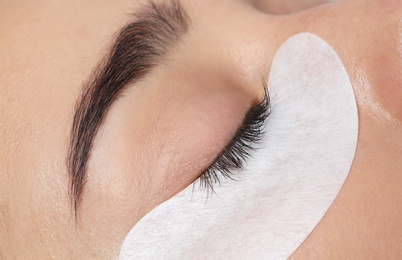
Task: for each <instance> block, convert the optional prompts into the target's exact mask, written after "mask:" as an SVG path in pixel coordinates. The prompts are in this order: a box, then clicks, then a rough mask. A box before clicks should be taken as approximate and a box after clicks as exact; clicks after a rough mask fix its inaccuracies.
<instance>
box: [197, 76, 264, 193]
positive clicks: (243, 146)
mask: <svg viewBox="0 0 402 260" xmlns="http://www.w3.org/2000/svg"><path fill="white" fill-rule="evenodd" d="M263 84H264V89H265V92H266V94H265V96H264V99H263V100H262V102H260V103H259V104H257V105H256V106H253V107H252V108H250V110H249V111H248V112H247V114H246V116H245V118H244V120H243V123H242V124H241V126H240V127H239V128H238V130H237V132H236V134H235V135H234V137H233V138H232V140H231V141H230V142H229V143H228V145H227V146H226V147H225V149H224V150H223V151H222V153H221V154H220V155H219V156H218V157H217V158H216V159H215V161H214V162H213V163H212V164H211V166H210V167H208V168H207V169H206V170H205V171H204V172H203V173H202V174H201V176H200V177H199V178H198V179H197V181H196V182H195V184H196V183H197V182H198V183H199V187H200V188H203V189H206V190H207V191H208V193H209V192H210V191H212V192H213V191H214V187H215V185H217V184H218V185H219V184H220V183H221V179H222V178H224V179H233V180H235V179H236V176H235V172H236V171H238V170H241V169H242V168H243V167H244V165H245V164H247V160H248V158H249V157H250V156H251V154H252V151H254V150H255V149H256V145H257V144H258V143H259V142H260V141H261V140H262V138H263V137H264V135H265V129H264V126H265V123H266V121H267V120H268V117H269V115H270V113H271V101H270V98H269V94H268V90H267V87H266V84H265V83H263Z"/></svg>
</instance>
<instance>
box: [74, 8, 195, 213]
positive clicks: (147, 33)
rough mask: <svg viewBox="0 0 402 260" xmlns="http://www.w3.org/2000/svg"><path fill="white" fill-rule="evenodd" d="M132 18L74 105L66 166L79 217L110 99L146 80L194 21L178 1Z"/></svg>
mask: <svg viewBox="0 0 402 260" xmlns="http://www.w3.org/2000/svg"><path fill="white" fill-rule="evenodd" d="M134 16H135V18H136V20H135V21H134V22H132V23H129V24H128V25H126V26H125V27H123V28H122V29H121V30H120V32H119V35H118V36H117V39H116V41H115V43H114V44H113V47H112V48H111V50H110V52H109V54H108V55H107V56H106V57H105V58H104V59H103V60H102V61H101V62H100V63H99V64H98V65H97V67H96V69H95V70H94V72H93V74H92V75H91V77H90V78H89V79H88V80H87V81H86V82H87V83H86V84H84V86H83V91H82V93H81V95H80V97H79V98H78V100H77V103H76V106H75V110H74V119H73V123H72V128H71V134H70V145H69V151H68V155H67V170H68V173H69V177H70V184H69V185H70V194H71V201H72V205H73V208H74V212H75V216H76V217H77V209H78V207H79V203H80V201H81V197H82V191H83V188H84V186H85V182H86V172H87V164H88V160H89V158H90V156H91V150H92V147H93V141H94V139H95V136H96V134H97V132H98V130H99V128H100V126H101V125H102V123H103V122H104V120H105V118H106V115H107V113H108V111H109V110H110V107H111V105H112V103H113V102H115V101H116V100H117V99H118V98H119V96H121V94H122V92H123V91H124V90H125V89H126V88H127V86H128V85H129V84H133V83H135V82H138V80H140V79H142V78H144V77H145V76H146V75H147V74H148V73H149V72H150V71H151V69H152V68H153V67H155V66H156V65H157V64H158V63H160V62H161V59H162V58H163V56H164V55H165V54H166V53H167V51H168V50H169V49H170V48H171V47H172V46H173V45H174V44H175V43H177V42H178V41H179V40H180V39H181V38H182V36H183V35H184V34H185V33H186V32H187V31H188V29H189V24H190V19H189V17H188V15H187V13H186V12H185V10H184V9H183V7H182V5H181V4H180V2H179V0H172V1H169V2H163V3H154V2H149V3H148V4H147V5H145V6H144V7H142V8H141V9H140V10H139V11H138V12H136V13H135V14H134Z"/></svg>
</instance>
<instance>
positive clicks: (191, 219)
mask: <svg viewBox="0 0 402 260" xmlns="http://www.w3.org/2000/svg"><path fill="white" fill-rule="evenodd" d="M268 91H269V94H270V98H271V102H272V112H271V115H270V117H269V119H268V121H267V124H266V126H265V127H266V134H265V136H264V138H263V140H262V142H261V143H260V144H259V145H258V147H259V148H260V149H257V150H256V151H254V152H253V153H252V155H251V158H250V159H249V160H248V164H247V166H246V167H245V168H244V170H242V171H240V172H237V173H235V176H236V178H237V180H236V181H234V180H225V181H223V182H222V184H221V185H220V186H219V185H216V186H215V193H216V194H212V195H210V196H209V197H208V199H207V193H206V191H205V190H198V189H195V190H193V186H190V187H188V188H187V189H186V190H184V191H183V192H181V193H180V194H178V195H177V196H175V197H173V198H172V199H170V200H168V201H166V202H165V203H163V204H161V205H159V206H158V207H157V208H155V209H154V210H153V211H151V212H150V213H149V214H148V215H146V216H145V217H144V218H143V219H142V220H141V221H140V222H139V223H137V225H136V226H135V227H134V228H133V229H132V230H131V232H130V233H129V234H128V236H127V237H126V239H125V241H124V244H123V246H122V248H121V251H120V259H285V258H287V257H289V256H290V255H291V254H292V253H293V252H294V251H295V250H296V249H297V248H298V247H299V246H300V245H301V244H302V243H303V241H304V240H305V239H306V238H307V236H308V235H309V234H310V233H311V231H312V230H313V229H314V228H315V227H316V225H317V224H318V223H319V221H320V220H321V219H322V217H323V216H324V215H325V213H326V212H327V210H328V208H329V207H330V206H331V204H332V203H333V201H334V200H335V198H336V196H337V195H338V193H339V190H340V189H341V186H342V185H343V183H344V181H345V179H346V177H347V175H348V173H349V170H350V167H351V164H352V161H353V158H354V154H355V150H356V144H357V134H358V115H357V107H356V101H355V97H354V93H353V89H352V85H351V83H350V80H349V77H348V75H347V72H346V70H345V68H344V66H343V64H342V62H341V60H340V59H339V57H338V56H337V54H336V53H335V51H334V50H333V49H332V48H331V47H330V46H329V45H328V44H327V43H326V42H325V41H323V40H322V39H320V38H318V37H317V36H314V35H312V34H308V33H302V34H298V35H296V36H293V37H291V38H290V39H288V40H287V41H286V42H285V43H284V44H283V45H282V46H281V47H280V49H279V51H278V52H277V54H276V56H275V58H274V61H273V64H272V67H271V72H270V76H269V82H268ZM195 149H196V148H195Z"/></svg>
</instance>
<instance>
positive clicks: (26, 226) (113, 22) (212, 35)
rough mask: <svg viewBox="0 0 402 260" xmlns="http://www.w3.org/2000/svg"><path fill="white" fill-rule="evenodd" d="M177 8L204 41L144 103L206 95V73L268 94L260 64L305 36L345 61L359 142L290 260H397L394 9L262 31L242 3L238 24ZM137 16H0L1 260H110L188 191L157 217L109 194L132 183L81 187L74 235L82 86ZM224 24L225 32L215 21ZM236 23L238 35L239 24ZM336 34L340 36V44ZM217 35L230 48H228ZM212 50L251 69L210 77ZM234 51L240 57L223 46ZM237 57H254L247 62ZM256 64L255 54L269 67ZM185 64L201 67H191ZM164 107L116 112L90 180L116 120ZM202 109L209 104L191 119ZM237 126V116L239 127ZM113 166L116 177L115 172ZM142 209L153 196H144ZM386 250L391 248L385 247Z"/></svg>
mask: <svg viewBox="0 0 402 260" xmlns="http://www.w3.org/2000/svg"><path fill="white" fill-rule="evenodd" d="M183 2H184V6H185V7H186V8H187V9H188V11H189V14H190V16H191V18H192V20H194V26H195V29H194V35H193V36H194V38H193V39H197V40H198V41H194V40H193V41H191V40H188V41H185V42H184V43H183V45H182V47H181V49H180V50H182V51H183V52H182V53H181V54H180V53H179V54H177V53H176V54H174V55H175V56H172V57H175V60H176V61H177V60H178V61H180V62H177V65H175V66H176V67H175V66H173V67H171V68H169V69H164V67H163V68H162V69H160V70H158V71H156V72H155V74H153V75H154V77H152V79H150V80H149V81H146V82H144V87H145V85H147V86H148V87H149V86H151V87H152V86H155V87H152V88H147V89H154V90H155V89H158V86H160V85H161V84H162V83H164V82H166V79H169V80H171V81H170V82H176V83H177V82H186V83H191V82H195V81H196V80H198V81H200V79H204V77H203V76H204V75H200V74H197V71H200V68H202V69H203V71H208V72H209V71H218V72H219V73H218V76H219V75H221V74H222V75H227V74H230V75H232V74H234V75H236V77H235V78H230V77H225V79H224V80H225V82H229V83H231V82H233V81H236V82H241V83H242V84H240V85H242V86H251V85H255V83H256V82H257V80H258V82H259V81H260V75H261V74H262V73H266V72H267V71H268V69H269V62H265V60H269V59H272V56H273V54H274V53H275V50H276V48H277V47H278V46H279V45H280V43H281V42H283V40H284V39H286V38H287V37H289V36H290V35H293V34H295V33H297V32H301V31H309V32H312V33H315V34H317V35H319V36H321V37H322V38H324V39H325V40H326V41H328V42H329V43H330V44H331V45H332V46H333V47H334V48H335V49H336V50H337V52H338V54H339V55H340V56H341V59H342V60H343V61H344V63H345V66H346V68H347V71H348V73H349V75H350V77H351V80H352V83H353V86H354V89H355V92H356V95H357V99H358V100H357V101H358V107H359V116H360V128H361V129H360V133H359V143H358V150H357V154H356V158H355V161H354V164H353V167H352V170H351V173H350V177H349V179H348V181H347V183H346V184H345V186H344V188H343V190H342V192H341V194H340V196H339V198H338V199H337V201H336V202H335V204H334V205H333V207H332V208H331V209H330V212H329V213H328V214H327V216H326V217H325V219H324V220H323V221H322V222H321V223H320V224H319V226H318V227H317V229H316V230H315V231H314V233H313V234H312V235H311V236H310V238H309V239H308V240H307V241H306V243H305V244H304V245H303V246H302V247H301V248H300V250H299V251H298V252H297V253H296V254H295V257H301V258H303V257H307V256H310V257H311V252H314V254H315V256H317V255H318V256H322V257H318V258H324V257H328V252H332V253H331V256H338V258H342V256H343V257H345V256H350V255H352V254H356V257H357V258H367V257H368V256H370V255H365V254H366V253H367V251H369V250H367V248H376V249H377V248H378V250H377V252H378V253H379V255H380V256H381V255H382V256H384V255H387V252H388V255H387V256H390V257H389V258H397V257H396V256H398V252H395V246H394V247H392V245H391V244H389V243H388V244H387V243H386V241H389V240H392V241H395V243H399V242H401V241H398V239H400V237H402V236H401V235H400V234H401V233H400V231H401V226H402V223H401V222H400V217H399V216H400V215H401V214H402V208H401V206H400V205H402V201H401V198H402V196H401V194H400V193H399V192H398V191H399V190H400V185H401V182H402V180H401V177H400V176H401V174H400V173H401V172H402V166H401V165H400V164H398V163H396V162H397V161H398V160H399V158H400V156H401V153H402V152H401V150H400V147H402V144H401V140H402V138H401V133H402V131H401V125H400V120H401V115H402V113H401V111H402V109H401V106H400V101H399V100H401V99H400V98H401V93H402V91H401V90H400V88H397V87H396V86H400V85H401V84H399V83H400V82H401V76H400V75H401V73H400V71H398V68H401V67H402V65H401V56H400V55H401V51H400V42H401V38H402V36H401V35H400V19H401V3H400V1H370V4H368V3H367V1H362V0H358V1H345V2H343V3H340V4H337V5H334V6H331V7H324V8H319V9H316V10H312V11H308V12H306V13H301V14H298V15H294V16H290V17H286V18H275V19H271V18H269V19H268V18H261V17H260V16H259V15H258V14H257V13H252V12H251V11H247V10H249V9H250V7H249V6H248V4H246V2H247V1H244V3H245V4H244V8H243V9H244V10H246V11H241V12H239V11H238V7H236V5H235V4H234V3H239V2H240V1H229V0H228V1H219V3H217V2H216V1H209V0H208V1H183ZM139 4H140V3H139V1H132V0H130V1H128V0H127V1H125V0H123V1H119V2H118V4H116V1H106V0H104V1H103V0H102V1H99V0H96V1H84V2H83V1H58V2H54V3H53V2H50V1H35V2H32V1H26V2H24V1H18V2H17V1H9V2H7V1H6V2H2V3H1V4H0V88H1V92H0V144H1V145H0V179H1V181H0V252H4V255H5V254H6V253H8V252H14V251H15V252H18V253H19V254H20V255H19V256H18V257H19V258H22V259H26V258H32V257H36V258H50V257H56V258H60V259H68V258H73V259H74V258H75V259H82V258H96V259H99V258H101V257H103V258H105V259H110V258H112V257H116V255H117V254H118V251H119V247H120V245H121V242H122V240H123V238H124V236H125V235H126V234H127V232H128V231H129V230H130V229H131V228H132V226H133V225H134V224H135V223H136V222H137V221H138V219H139V218H141V217H142V216H143V215H144V214H146V212H147V211H149V210H150V209H151V208H153V207H155V206H156V205H157V204H159V203H161V202H162V201H163V200H165V199H168V198H169V197H171V196H173V195H174V193H175V192H178V191H179V190H180V188H183V187H180V185H178V184H175V185H177V187H176V188H177V189H176V190H175V191H174V192H173V191H170V193H168V194H164V195H163V196H162V195H161V196H160V197H161V198H152V199H150V200H149V201H151V202H152V203H151V202H149V203H148V204H147V203H146V202H145V201H147V200H146V197H145V196H143V197H141V196H140V195H138V196H131V197H127V196H126V195H127V194H126V193H125V192H127V191H126V190H123V191H121V190H119V189H117V188H116V189H114V190H112V192H111V187H114V186H113V185H109V184H110V183H111V184H116V185H115V186H116V187H121V186H119V185H118V183H120V182H123V181H127V180H126V179H124V177H121V176H120V177H121V178H120V179H119V177H118V176H111V177H109V179H108V183H106V184H105V181H102V180H101V179H100V177H99V176H94V175H92V176H89V180H88V183H87V184H88V189H87V191H88V192H87V194H86V195H84V196H85V198H84V203H83V205H82V214H81V217H80V219H79V222H78V226H77V225H76V223H75V221H74V215H73V214H71V204H70V197H69V193H68V187H69V186H68V181H69V179H68V174H67V171H66V167H65V158H66V152H67V150H68V138H69V136H68V135H69V132H70V127H71V123H72V118H71V116H72V111H73V108H74V105H75V102H76V99H77V98H78V96H79V94H80V92H81V88H82V85H83V83H84V81H85V80H86V79H87V78H88V76H89V75H90V74H91V70H92V69H93V68H94V67H95V65H96V64H97V63H98V61H99V59H100V58H101V57H103V56H104V55H105V54H106V53H107V51H108V48H110V45H111V44H112V40H113V39H114V38H115V37H116V32H117V31H118V29H119V28H121V27H122V26H124V25H125V24H126V23H127V22H128V21H130V20H131V17H130V13H132V11H134V10H136V9H137V8H138V7H139ZM239 5H240V4H239ZM212 7H213V8H212ZM357 10H359V11H357ZM250 13H252V15H250ZM206 14H208V15H206ZM247 15H250V17H248V16H247ZM206 17H208V19H207V18H206ZM222 17H225V18H227V20H228V21H230V22H227V23H225V22H224V21H221V20H222ZM242 17H243V18H244V17H246V18H245V19H244V21H249V24H247V23H244V24H242V22H243V20H242V19H241V18H242ZM251 17H253V18H251ZM255 17H257V18H255ZM254 18H255V19H256V20H253V19H254ZM224 20H225V19H224ZM236 21H240V22H238V24H236ZM218 25H219V26H218ZM250 26H251V27H250ZM249 28H254V30H250V29H249ZM378 28H383V30H380V29H378ZM340 30H342V32H343V34H337V33H334V31H335V32H339V31H340ZM222 32H225V33H222ZM206 35H208V37H206ZM219 35H225V37H224V38H225V39H223V38H219V37H218V36H219ZM250 37H254V38H250ZM244 39H246V40H247V39H253V40H255V42H258V41H261V42H264V44H265V45H263V44H260V45H258V44H255V45H253V44H254V42H252V41H251V40H250V42H251V43H250V42H247V41H246V40H244ZM216 42H219V43H220V44H218V46H227V47H226V49H219V50H220V51H221V53H224V55H222V57H235V58H239V57H240V58H243V59H242V60H241V62H239V64H241V66H240V65H239V64H238V63H236V62H235V61H233V60H232V59H228V64H230V65H233V66H231V67H230V69H229V70H228V71H222V70H219V69H220V67H219V66H217V65H216V64H215V65H214V64H213V63H208V62H207V61H208V60H212V57H214V55H215V54H216V53H212V52H208V51H209V50H212V49H214V48H211V47H210V46H214V47H216ZM230 42H233V43H234V44H232V45H229V43H230ZM368 42H369V43H370V44H368ZM398 44H399V45H398ZM228 46H230V47H228ZM262 49H263V50H262ZM194 50H203V51H204V50H205V51H206V52H205V54H208V55H209V56H208V55H204V56H202V57H200V55H199V52H195V51H194ZM250 50H253V51H250ZM243 52H245V53H247V54H248V55H244V56H241V55H242V53H243ZM250 53H258V54H261V55H262V56H263V57H264V61H261V60H259V59H257V58H256V57H255V56H254V57H253V55H250ZM239 55H240V56H239ZM244 57H248V58H244ZM223 60H225V59H223ZM234 60H235V59H234ZM195 61H196V62H195ZM225 61H226V60H225ZM188 64H202V65H203V66H198V67H192V66H190V67H189V66H186V65H188ZM225 65H227V64H225ZM214 66H215V67H214ZM183 68H187V69H188V70H187V69H186V70H185V72H186V73H184V74H186V75H183V73H182V72H183ZM239 68H240V69H239ZM387 68H389V69H387ZM237 69H238V70H237ZM233 71H235V73H234V72H233ZM256 71H257V72H258V73H255V72H256ZM384 74H385V75H386V76H384ZM172 75H174V77H173V76H172ZM210 75H211V77H210V78H211V79H213V80H216V82H215V84H212V86H220V85H221V84H220V83H222V79H221V78H220V76H219V77H218V76H216V74H213V73H212V74H210ZM239 75H241V76H239ZM208 83H210V82H208ZM229 85H230V84H229ZM230 87H232V85H230ZM236 87H238V85H237V86H236ZM233 88H234V87H233ZM144 89H145V88H144ZM231 89H232V88H231ZM174 91H178V89H174ZM174 91H172V94H171V95H170V96H169V98H171V99H173V100H175V98H176V102H177V103H178V104H181V103H183V102H189V103H190V104H200V102H197V101H199V100H197V99H189V97H192V98H193V96H191V95H190V94H188V93H187V92H174ZM214 91H215V92H214ZM188 92H191V91H188ZM193 92H194V91H193ZM209 92H211V93H212V92H213V93H224V94H225V97H226V93H228V91H227V89H224V88H222V89H219V91H218V90H216V89H215V88H213V87H211V88H209V89H207V90H205V91H204V92H197V94H199V96H203V97H209V96H208V93H209ZM233 92H235V91H233ZM257 92H258V91H256V89H253V88H251V87H250V88H247V89H243V90H242V91H241V92H235V93H237V94H234V95H233V96H230V97H228V99H230V102H234V101H236V102H235V103H236V104H239V105H238V106H239V107H240V108H239V110H241V109H244V108H245V107H246V106H247V105H248V103H247V102H245V101H244V98H242V97H244V96H248V97H249V96H252V97H254V96H256V95H257V94H256V93H257ZM157 93H160V92H158V91H153V90H144V92H143V95H142V96H141V97H137V96H136V97H134V96H130V95H128V97H127V99H125V100H122V102H121V104H120V105H119V106H117V107H116V109H115V111H112V115H110V121H109V122H106V125H105V129H104V131H103V132H102V133H101V134H102V136H103V137H101V138H100V139H99V140H98V144H100V145H99V147H100V148H102V149H98V152H97V153H96V154H95V157H96V158H94V162H99V164H98V163H93V164H92V165H93V166H95V167H96V165H101V162H104V161H108V159H109V158H110V157H111V155H110V154H106V155H105V153H103V152H102V151H105V149H106V148H107V147H108V145H110V144H113V143H114V142H115V141H116V140H114V139H113V140H112V139H111V140H108V138H107V137H108V133H110V132H111V133H113V132H115V131H118V130H116V129H114V128H112V127H110V126H112V125H118V124H119V123H120V124H121V123H122V122H123V123H125V122H126V121H127V120H123V119H125V118H126V117H124V116H126V115H124V114H123V115H124V116H122V114H121V111H122V110H126V109H128V110H129V109H133V108H132V106H131V104H132V103H133V100H135V101H136V102H138V103H144V106H148V107H149V109H152V107H154V106H152V104H151V103H150V100H152V102H159V101H161V100H163V98H166V95H164V94H163V93H162V94H157ZM177 93H180V95H177ZM245 93H247V94H245ZM174 94H176V95H174ZM218 96H219V95H218ZM208 100H209V98H208ZM247 100H249V99H247ZM218 101H219V102H221V101H222V100H218ZM228 102H229V101H228ZM230 102H229V103H230ZM244 102H245V103H247V104H246V105H245V104H244ZM165 105H166V104H165ZM206 107H208V106H207V105H205V104H203V103H202V104H201V105H199V106H198V108H197V109H198V110H202V109H205V108H206ZM133 110H135V108H134V109H133ZM130 111H131V110H130ZM169 111H170V113H168V114H169V117H166V118H167V119H169V120H171V121H172V120H177V119H176V117H175V115H176V113H174V112H177V111H179V110H174V109H173V108H172V109H171V110H169ZM134 112H135V111H134ZM237 112H239V111H237ZM239 114H241V113H240V112H239V113H234V114H233V117H234V118H236V116H238V115H239ZM113 115H116V116H113ZM139 115H140V113H138V115H137V117H136V119H138V120H141V119H142V120H144V122H145V121H146V120H148V119H147V117H146V115H143V116H142V117H141V116H139ZM190 118H191V117H190ZM147 122H148V121H147ZM148 123H149V124H150V125H151V126H152V123H151V122H148ZM230 124H233V122H230V123H228V125H230ZM133 129H135V128H133ZM133 129H131V130H133ZM182 130H183V129H182ZM124 131H126V132H129V130H127V129H125V130H124ZM124 131H123V132H124ZM183 131H184V130H183ZM124 137H125V136H124ZM138 138H140V137H138V136H137V139H135V138H134V139H135V140H138ZM155 138H156V137H155ZM164 140H166V142H170V141H171V142H173V141H174V140H170V139H164ZM123 141H124V138H123ZM216 149H217V148H216ZM115 150H116V151H115ZM111 151H112V152H115V153H116V154H119V153H124V151H125V150H124V151H120V150H119V149H117V148H115V149H114V150H113V149H111ZM116 157H117V156H116ZM96 160H97V161H96ZM116 164H117V165H119V161H116ZM144 164H145V162H144ZM142 180H143V179H141V181H142ZM141 181H137V182H139V183H137V184H138V185H139V186H141V185H143V186H146V188H149V187H148V186H147V185H149V183H147V182H146V181H143V182H141ZM163 181H164V180H163ZM163 181H159V182H160V183H159V184H158V185H159V186H158V185H157V186H158V187H160V188H164V186H163V185H166V183H163ZM173 184H174V183H172V186H174V185H173ZM145 190H146V189H145ZM155 191H158V190H157V189H155ZM155 191H153V192H155ZM119 192H120V193H119ZM111 194H112V195H111ZM142 195H147V193H146V191H144V193H143V194H142ZM116 198H119V199H120V200H116ZM124 200H127V201H129V202H130V203H131V204H132V205H131V204H130V203H127V201H124ZM127 205H131V206H130V207H129V206H127ZM133 205H134V206H133ZM123 206H126V207H123ZM378 212H382V213H381V214H379V213H378ZM351 216H352V217H351ZM367 227H370V228H367ZM362 237H363V238H362ZM367 237H368V238H369V239H367ZM382 237H384V239H381V238H382ZM391 237H392V238H393V239H391ZM379 240H383V241H385V242H383V244H381V243H380V242H379ZM399 244H400V243H399ZM350 245H354V247H353V248H351V246H350ZM356 248H358V249H356ZM390 252H391V253H390ZM382 253H383V254H382ZM343 254H344V255H343ZM11 255H12V254H11ZM1 256H2V255H1V254H0V258H1Z"/></svg>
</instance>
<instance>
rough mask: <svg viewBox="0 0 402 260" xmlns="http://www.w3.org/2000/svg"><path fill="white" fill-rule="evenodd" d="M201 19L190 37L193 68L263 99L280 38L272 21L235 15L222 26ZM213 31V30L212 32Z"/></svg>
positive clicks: (188, 54) (258, 98) (215, 22)
mask: <svg viewBox="0 0 402 260" xmlns="http://www.w3.org/2000/svg"><path fill="white" fill-rule="evenodd" d="M216 19H217V18H215V17H214V15H212V17H211V18H210V19H202V20H201V19H200V20H199V21H198V22H197V23H196V26H195V27H194V28H193V29H192V30H193V32H192V33H191V34H190V37H189V42H188V46H189V51H188V53H187V55H186V56H187V57H183V56H182V57H183V58H184V59H187V60H188V59H189V58H190V60H188V63H187V64H189V66H195V67H198V68H200V67H201V68H202V70H200V71H203V72H205V71H208V74H209V75H213V77H214V78H216V79H221V80H222V82H225V84H228V86H227V87H230V88H231V89H234V88H236V89H239V90H241V91H242V92H244V93H246V94H247V95H250V96H251V97H252V99H253V100H256V99H257V100H260V99H261V97H262V96H263V93H264V89H263V81H264V80H267V78H268V73H269V67H270V65H271V62H272V59H273V55H274V52H275V49H276V48H277V45H278V44H277V43H276V41H277V37H274V36H273V28H274V26H273V23H270V21H269V18H268V17H266V18H265V19H263V18H261V17H257V18H255V16H249V15H248V14H247V13H244V14H243V13H239V14H237V15H236V14H232V15H231V16H229V18H228V19H225V20H221V21H220V22H218V21H217V20H216ZM211 28H213V29H211Z"/></svg>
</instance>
